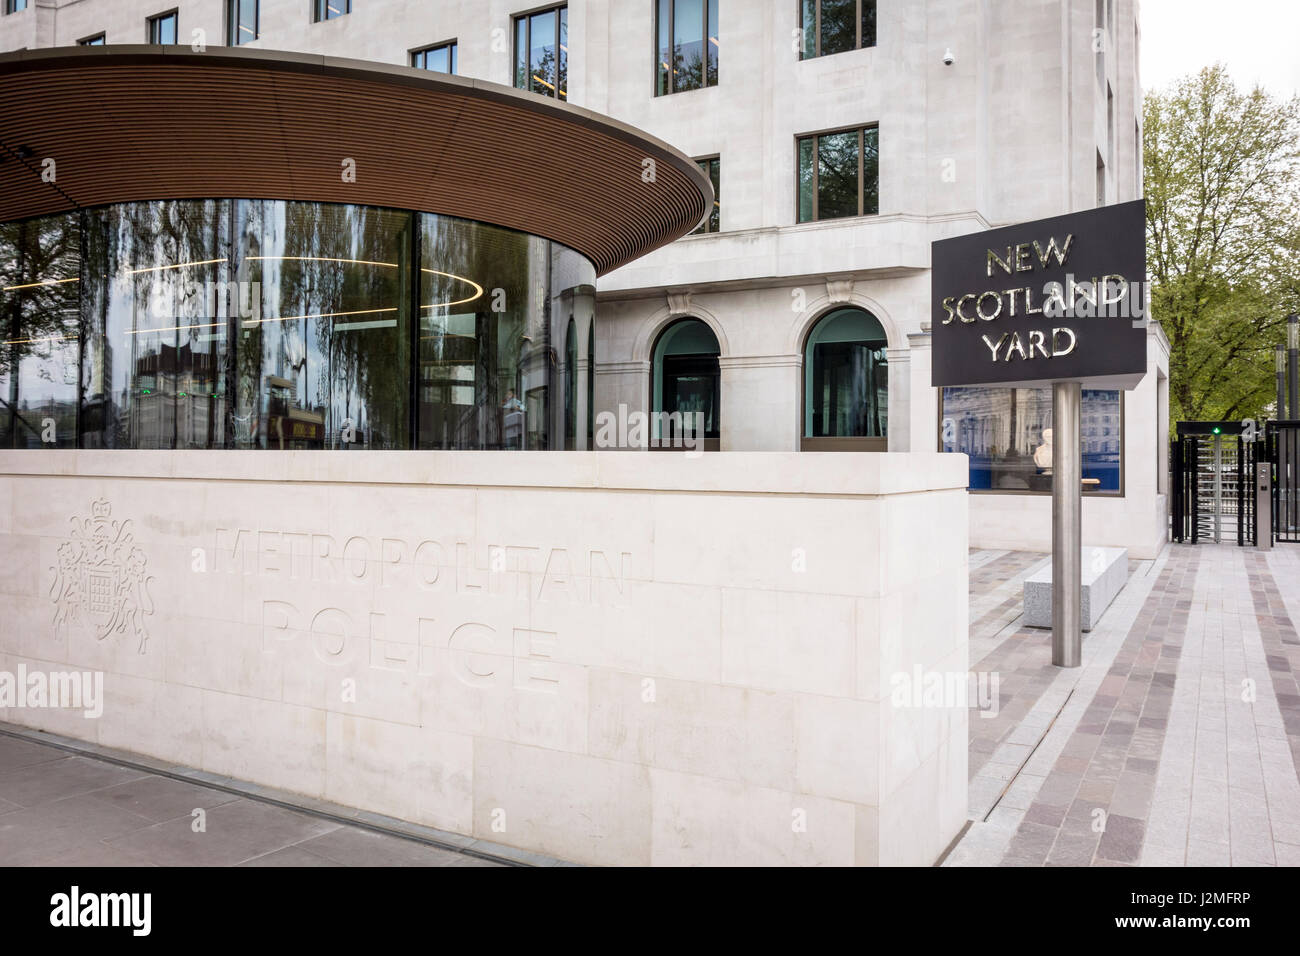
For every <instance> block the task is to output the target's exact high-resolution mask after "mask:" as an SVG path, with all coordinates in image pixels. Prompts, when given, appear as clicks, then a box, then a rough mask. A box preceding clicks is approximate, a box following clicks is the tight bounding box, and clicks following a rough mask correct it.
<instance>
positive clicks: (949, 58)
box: [943, 47, 957, 66]
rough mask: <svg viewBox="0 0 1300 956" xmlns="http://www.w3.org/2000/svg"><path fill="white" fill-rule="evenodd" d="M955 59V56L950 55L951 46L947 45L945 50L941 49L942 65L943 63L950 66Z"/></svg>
mask: <svg viewBox="0 0 1300 956" xmlns="http://www.w3.org/2000/svg"><path fill="white" fill-rule="evenodd" d="M956 59H957V58H956V57H955V56H953V55H952V48H951V47H949V48H948V49H946V50H944V51H943V65H944V66H952V65H953V63H954V62H955V61H956Z"/></svg>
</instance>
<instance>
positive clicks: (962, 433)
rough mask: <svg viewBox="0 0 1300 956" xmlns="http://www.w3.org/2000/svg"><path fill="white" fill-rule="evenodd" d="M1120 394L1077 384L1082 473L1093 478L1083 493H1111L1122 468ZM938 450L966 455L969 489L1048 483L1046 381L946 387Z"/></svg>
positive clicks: (1046, 486)
mask: <svg viewBox="0 0 1300 956" xmlns="http://www.w3.org/2000/svg"><path fill="white" fill-rule="evenodd" d="M1121 402H1122V399H1121V393H1120V392H1118V391H1113V390H1105V389H1084V390H1083V405H1082V409H1081V412H1080V426H1081V431H1082V433H1083V436H1082V440H1083V477H1084V478H1095V479H1097V481H1098V484H1097V485H1095V486H1092V487H1088V486H1085V489H1084V491H1085V493H1087V494H1098V493H1100V494H1118V493H1119V491H1120V487H1121V475H1122V468H1123V435H1122V425H1121V423H1122V421H1123V415H1122V406H1121ZM948 433H950V434H951V435H952V440H951V441H948V442H945V443H944V444H943V450H944V451H957V452H961V453H963V454H966V455H968V456H969V457H970V488H971V490H973V491H1019V492H1024V493H1032V492H1038V493H1043V494H1047V493H1050V492H1051V490H1052V468H1051V465H1052V390H1051V389H1050V388H1015V389H1012V388H977V387H962V388H945V389H944V390H943V428H942V429H941V435H942V434H948Z"/></svg>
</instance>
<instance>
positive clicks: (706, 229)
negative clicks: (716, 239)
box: [690, 153, 722, 236]
mask: <svg viewBox="0 0 1300 956" xmlns="http://www.w3.org/2000/svg"><path fill="white" fill-rule="evenodd" d="M691 162H693V163H695V165H696V166H698V167H700V171H701V172H702V173H704V175H706V176H708V177H709V181H710V182H712V181H713V173H712V170H711V169H709V168H708V164H712V163H717V164H718V185H717V186H716V187H715V188H714V190H713V210H712V211H711V212H710V213H709V214H708V215H707V216H705V217H704V221H703V222H702V223H700V224H699V226H697V227H696V228H695V229H692V230H691V232H690V235H692V236H716V235H717V234H718V233H720V232H722V156H721V155H720V154H718V153H714V154H713V155H712V156H699V157H697V158H695V159H693V160H691ZM715 215H716V216H717V217H718V223H717V225H716V226H715V225H713V223H712V220H713V217H714V216H715Z"/></svg>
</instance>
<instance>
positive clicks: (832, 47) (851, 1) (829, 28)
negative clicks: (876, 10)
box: [821, 0, 858, 56]
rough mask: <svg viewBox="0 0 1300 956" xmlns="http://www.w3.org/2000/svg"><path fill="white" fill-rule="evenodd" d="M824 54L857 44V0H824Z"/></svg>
mask: <svg viewBox="0 0 1300 956" xmlns="http://www.w3.org/2000/svg"><path fill="white" fill-rule="evenodd" d="M821 6H822V51H821V52H822V56H827V55H829V54H831V53H843V52H845V51H846V50H852V49H853V48H854V47H855V46H856V45H857V24H856V23H855V20H856V19H857V15H858V3H857V0H822V4H821Z"/></svg>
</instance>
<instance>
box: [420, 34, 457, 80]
mask: <svg viewBox="0 0 1300 956" xmlns="http://www.w3.org/2000/svg"><path fill="white" fill-rule="evenodd" d="M411 66H413V67H416V68H417V69H421V70H433V72H435V73H457V72H459V70H458V68H457V64H456V41H455V40H449V41H448V42H446V43H439V44H437V45H435V46H430V47H425V48H424V49H423V50H414V51H412V53H411Z"/></svg>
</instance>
